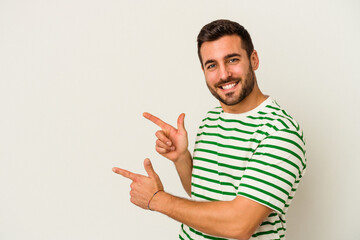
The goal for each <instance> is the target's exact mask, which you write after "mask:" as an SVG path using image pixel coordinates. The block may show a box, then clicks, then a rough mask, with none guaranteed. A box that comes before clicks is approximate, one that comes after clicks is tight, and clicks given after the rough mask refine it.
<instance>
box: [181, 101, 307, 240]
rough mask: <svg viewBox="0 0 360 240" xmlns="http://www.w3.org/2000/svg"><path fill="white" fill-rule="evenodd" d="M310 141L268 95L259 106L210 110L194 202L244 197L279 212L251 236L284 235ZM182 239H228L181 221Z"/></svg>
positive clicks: (200, 141) (200, 139) (200, 143)
mask: <svg viewBox="0 0 360 240" xmlns="http://www.w3.org/2000/svg"><path fill="white" fill-rule="evenodd" d="M304 147H305V142H304V137H303V133H302V130H301V129H300V127H299V125H298V123H297V122H296V121H295V120H294V119H293V118H292V117H291V116H290V115H289V114H288V113H287V112H286V111H285V110H284V109H282V108H281V107H280V106H279V105H278V104H277V103H276V102H275V101H274V100H273V99H272V98H271V97H268V99H266V100H265V101H264V102H263V103H262V104H260V105H259V106H258V107H256V108H255V109H253V110H251V111H249V112H246V113H242V114H231V113H225V112H224V111H223V110H222V108H221V107H217V108H214V109H213V110H211V111H209V112H208V113H207V115H206V117H205V119H203V121H202V124H201V126H200V127H199V132H198V134H197V138H196V143H195V149H194V155H193V172H192V187H191V195H192V197H191V198H192V200H194V201H230V200H233V199H234V198H235V197H236V196H243V197H246V198H249V199H252V200H254V201H256V202H258V203H260V204H263V205H265V206H267V207H269V208H271V209H273V210H274V211H273V212H272V213H271V214H270V215H269V216H268V217H267V218H266V219H265V221H264V222H263V223H261V225H260V226H259V228H258V229H257V230H256V231H255V233H254V234H253V235H252V238H251V239H285V230H286V225H285V223H286V222H285V213H286V211H287V209H288V207H289V205H290V202H291V200H292V199H293V197H294V195H295V192H296V189H297V187H298V184H299V182H300V179H301V178H302V176H303V175H304V173H305V168H306V159H305V148H304ZM179 238H180V239H226V238H219V237H214V236H210V235H207V234H205V233H202V232H200V231H198V230H196V229H193V228H191V227H188V226H186V225H185V224H182V225H181V229H180V234H179Z"/></svg>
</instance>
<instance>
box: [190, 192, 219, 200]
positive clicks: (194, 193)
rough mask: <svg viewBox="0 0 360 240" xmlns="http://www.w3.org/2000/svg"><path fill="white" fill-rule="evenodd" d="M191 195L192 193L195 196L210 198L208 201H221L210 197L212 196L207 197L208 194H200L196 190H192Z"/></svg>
mask: <svg viewBox="0 0 360 240" xmlns="http://www.w3.org/2000/svg"><path fill="white" fill-rule="evenodd" d="M191 195H192V196H195V197H198V198H202V199H205V200H208V201H219V200H218V199H215V198H210V197H207V196H204V195H201V194H198V193H196V192H191Z"/></svg>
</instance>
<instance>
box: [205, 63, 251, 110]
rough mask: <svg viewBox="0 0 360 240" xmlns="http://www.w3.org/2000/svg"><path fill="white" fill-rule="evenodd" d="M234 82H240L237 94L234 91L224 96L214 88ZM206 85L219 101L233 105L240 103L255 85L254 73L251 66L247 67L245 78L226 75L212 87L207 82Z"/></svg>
mask: <svg viewBox="0 0 360 240" xmlns="http://www.w3.org/2000/svg"><path fill="white" fill-rule="evenodd" d="M229 82H235V83H236V84H239V83H241V84H242V88H241V89H240V93H239V96H236V92H229V93H226V94H225V97H224V98H223V97H221V96H220V95H219V94H218V93H217V92H216V91H215V89H216V88H218V87H219V86H220V85H223V84H226V83H229ZM206 85H207V87H208V88H209V90H210V92H211V94H212V95H213V96H214V97H215V98H216V99H217V100H219V101H220V102H222V103H223V104H225V105H227V106H233V105H236V104H238V103H240V102H241V101H242V100H244V99H245V98H246V97H247V96H248V95H249V94H250V93H251V92H252V90H253V89H254V86H255V73H254V71H253V70H252V68H251V66H250V67H249V71H248V73H247V74H246V76H245V79H242V78H233V77H228V78H227V79H224V80H221V81H220V82H218V83H217V84H215V86H214V88H212V87H210V86H209V84H208V83H206Z"/></svg>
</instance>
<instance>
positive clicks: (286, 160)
mask: <svg viewBox="0 0 360 240" xmlns="http://www.w3.org/2000/svg"><path fill="white" fill-rule="evenodd" d="M255 155H262V156H267V157H271V158H275V159H278V160H281V161H284V162H286V163H288V164H290V165H291V166H293V167H295V168H296V169H297V170H298V173H299V176H300V177H301V170H300V167H299V166H298V165H297V164H295V163H294V162H292V161H290V160H288V159H286V158H283V157H280V156H277V155H274V154H271V153H263V152H255V153H254V156H255ZM270 165H271V166H273V164H270ZM295 178H296V177H295Z"/></svg>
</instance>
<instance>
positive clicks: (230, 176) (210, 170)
mask: <svg viewBox="0 0 360 240" xmlns="http://www.w3.org/2000/svg"><path fill="white" fill-rule="evenodd" d="M193 168H194V169H198V170H202V171H205V172H211V173H215V174H217V175H219V176H226V177H229V178H232V179H234V180H241V177H237V176H233V175H231V174H228V173H224V172H220V173H219V172H218V171H216V170H213V169H209V168H204V167H199V166H193Z"/></svg>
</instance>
